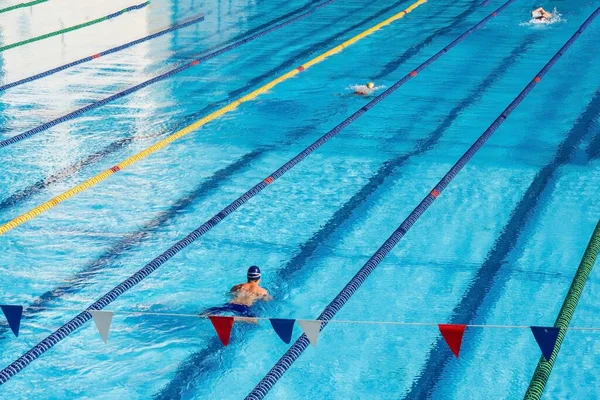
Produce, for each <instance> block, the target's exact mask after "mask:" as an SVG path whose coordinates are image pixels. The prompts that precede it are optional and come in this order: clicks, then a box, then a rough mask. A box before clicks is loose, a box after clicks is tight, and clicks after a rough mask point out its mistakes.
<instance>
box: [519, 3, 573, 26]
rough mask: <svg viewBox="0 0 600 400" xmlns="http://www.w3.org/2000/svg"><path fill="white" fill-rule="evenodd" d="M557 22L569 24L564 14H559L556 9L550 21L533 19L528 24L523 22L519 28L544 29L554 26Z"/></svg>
mask: <svg viewBox="0 0 600 400" xmlns="http://www.w3.org/2000/svg"><path fill="white" fill-rule="evenodd" d="M557 22H567V20H566V19H564V18H562V14H561V13H559V12H558V10H557V9H556V7H554V9H553V10H552V18H550V19H535V18H531V19H530V20H529V21H527V22H521V23H520V24H519V26H534V27H544V26H547V25H552V24H555V23H557Z"/></svg>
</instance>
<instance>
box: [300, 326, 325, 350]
mask: <svg viewBox="0 0 600 400" xmlns="http://www.w3.org/2000/svg"><path fill="white" fill-rule="evenodd" d="M298 325H300V328H302V330H303V331H304V334H305V335H306V337H307V338H308V341H309V342H310V344H312V345H313V346H315V347H317V340H318V339H319V332H320V331H321V321H319V320H312V319H299V320H298Z"/></svg>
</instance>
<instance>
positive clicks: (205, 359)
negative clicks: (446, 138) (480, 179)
mask: <svg viewBox="0 0 600 400" xmlns="http://www.w3.org/2000/svg"><path fill="white" fill-rule="evenodd" d="M538 38H539V36H538V35H534V34H532V35H529V36H527V37H526V38H525V40H524V41H523V42H522V43H521V44H520V45H519V46H517V47H516V48H515V49H513V51H512V52H511V53H510V54H509V55H508V56H507V57H505V58H504V59H503V61H502V62H501V63H499V65H498V66H497V67H496V68H494V70H493V71H492V72H491V73H490V74H488V75H487V76H486V77H485V79H484V80H483V81H481V83H480V84H479V85H477V86H476V87H475V89H474V90H472V91H471V93H470V94H469V95H468V96H467V97H465V98H463V99H462V101H460V102H459V103H458V104H457V105H456V106H454V107H453V108H452V110H451V111H450V112H449V113H448V115H447V116H446V118H444V120H443V121H442V122H441V123H440V124H439V125H438V126H437V127H436V129H435V130H433V131H432V132H431V133H430V134H429V135H428V136H427V137H426V138H424V139H421V140H419V141H417V143H416V145H415V150H413V151H412V152H410V153H408V154H404V155H401V156H398V157H396V158H394V159H391V160H388V161H386V162H385V163H384V164H383V165H382V167H380V169H379V170H378V171H377V173H376V174H374V175H373V176H371V177H370V178H369V180H368V182H367V183H366V184H365V185H364V186H363V187H361V188H360V189H359V190H358V191H357V192H356V193H355V194H354V195H353V196H352V197H351V198H350V199H349V200H347V201H346V202H345V203H344V204H343V205H342V206H341V207H340V208H339V209H338V210H337V211H336V212H335V213H334V214H333V215H332V216H331V217H330V218H329V219H328V220H327V222H325V224H324V225H323V226H322V228H321V229H319V230H318V231H316V232H315V233H313V235H312V236H311V237H310V238H309V239H308V240H307V241H305V242H304V243H303V244H301V245H300V246H299V251H298V252H297V253H296V254H295V255H294V256H293V257H292V258H291V259H290V260H289V261H288V262H287V263H286V265H285V266H284V267H283V268H280V269H278V270H277V272H276V274H275V279H274V280H273V281H272V282H270V286H273V287H275V288H276V290H272V291H273V295H274V296H275V297H276V298H280V297H282V296H283V294H284V293H289V292H290V291H291V290H292V287H291V286H290V283H293V284H294V287H296V286H301V285H302V284H303V281H305V280H306V279H308V275H309V274H304V279H302V275H300V274H299V272H300V271H301V269H302V268H303V267H304V266H305V265H306V264H307V263H308V261H309V259H310V258H311V257H312V256H313V255H314V254H315V252H316V251H317V250H318V248H319V246H322V245H324V244H325V242H326V241H327V240H329V239H330V238H331V236H332V235H333V234H334V233H336V232H337V231H338V229H339V228H340V227H341V226H342V225H343V224H345V223H346V222H347V221H348V220H349V219H350V218H351V217H352V215H354V213H355V212H356V211H357V210H358V209H359V207H361V206H362V205H363V204H365V203H366V201H367V200H368V199H369V197H370V196H372V195H373V194H374V193H375V192H376V191H377V190H379V188H380V187H381V186H382V185H384V183H385V182H386V180H387V179H388V178H390V176H391V175H392V174H393V173H394V172H396V170H397V169H398V168H400V167H402V166H403V165H404V164H406V162H408V161H409V160H410V159H411V158H412V157H416V156H419V155H421V154H424V153H425V152H427V151H429V150H430V149H432V148H433V147H434V146H435V145H436V144H437V143H438V141H439V140H440V138H441V137H442V136H443V134H444V133H445V132H446V131H447V129H448V128H449V127H450V126H451V125H452V123H453V122H454V121H455V120H456V119H457V118H458V117H459V116H460V115H461V114H462V113H463V112H464V111H465V110H466V109H468V108H469V107H471V106H473V105H475V104H476V103H477V101H478V100H479V99H480V98H481V97H482V96H483V95H484V93H485V92H487V91H488V90H489V89H490V88H491V87H492V85H493V84H494V83H495V81H496V80H497V79H499V78H500V77H502V76H503V75H505V74H506V73H507V72H508V71H509V70H510V68H511V67H512V66H513V65H514V64H515V63H516V62H517V61H518V59H519V58H520V56H522V55H524V50H525V49H527V48H528V47H529V46H530V45H531V44H532V43H534V41H535V40H536V39H538ZM402 132H403V131H399V132H398V134H397V136H396V137H397V138H398V136H399V135H400V134H402ZM309 272H311V271H309ZM248 332H250V331H247V332H246V335H244V336H241V335H237V336H238V337H241V340H246V339H248V336H247V333H248ZM232 344H233V343H232ZM236 345H237V346H240V345H241V344H240V343H239V342H237V343H236ZM238 348H239V347H234V346H232V345H230V346H229V347H228V348H227V349H226V350H225V349H223V345H222V343H221V342H220V341H219V340H211V341H210V343H209V344H208V345H207V347H205V348H203V349H202V350H200V351H198V352H196V353H194V354H192V355H191V356H189V357H188V359H187V360H185V361H184V362H182V365H181V366H180V367H179V368H178V370H177V372H176V374H175V377H174V378H173V379H172V380H171V381H170V382H169V383H168V384H167V385H166V386H165V387H164V388H163V389H162V390H161V391H160V392H159V393H157V394H156V395H155V398H157V399H165V400H166V399H172V398H178V397H179V396H180V395H181V394H182V393H183V392H184V391H186V390H187V389H188V388H189V387H193V384H194V380H195V379H197V377H198V376H199V373H204V374H206V373H208V372H214V371H217V370H220V369H221V368H222V365H219V364H218V363H217V364H215V363H214V362H213V361H214V360H212V357H213V354H216V353H218V352H222V351H227V352H228V353H229V354H228V356H227V357H224V358H223V359H234V358H235V357H234V356H232V355H231V352H232V351H236V350H237V349H238Z"/></svg>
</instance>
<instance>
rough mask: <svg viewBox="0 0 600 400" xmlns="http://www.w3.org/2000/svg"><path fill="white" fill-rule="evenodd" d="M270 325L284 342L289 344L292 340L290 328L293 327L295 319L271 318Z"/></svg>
mask: <svg viewBox="0 0 600 400" xmlns="http://www.w3.org/2000/svg"><path fill="white" fill-rule="evenodd" d="M269 320H270V321H271V325H272V326H273V330H274V331H275V333H276V334H277V336H279V337H280V338H281V340H283V341H284V342H285V343H287V344H290V341H291V340H292V330H293V329H294V322H296V320H295V319H277V318H271V319H269Z"/></svg>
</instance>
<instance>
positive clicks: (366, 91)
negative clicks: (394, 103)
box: [354, 82, 375, 96]
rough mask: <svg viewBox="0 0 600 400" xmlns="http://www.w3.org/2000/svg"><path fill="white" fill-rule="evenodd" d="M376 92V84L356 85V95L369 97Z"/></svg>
mask: <svg viewBox="0 0 600 400" xmlns="http://www.w3.org/2000/svg"><path fill="white" fill-rule="evenodd" d="M374 91H375V84H374V83H373V82H369V83H367V84H366V85H356V86H354V94H358V95H361V96H368V95H370V94H373V92H374Z"/></svg>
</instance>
